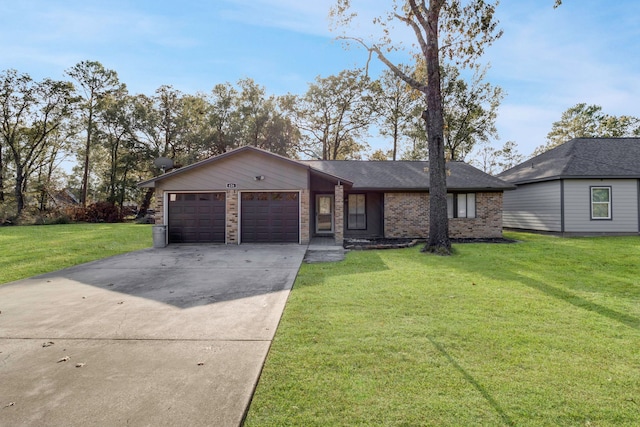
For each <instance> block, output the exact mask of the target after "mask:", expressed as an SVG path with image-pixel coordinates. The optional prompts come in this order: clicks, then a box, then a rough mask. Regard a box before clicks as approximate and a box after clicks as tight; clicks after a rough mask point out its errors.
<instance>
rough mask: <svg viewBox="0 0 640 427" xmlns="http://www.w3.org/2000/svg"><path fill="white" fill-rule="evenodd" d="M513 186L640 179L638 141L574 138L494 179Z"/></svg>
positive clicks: (639, 143) (637, 139)
mask: <svg viewBox="0 0 640 427" xmlns="http://www.w3.org/2000/svg"><path fill="white" fill-rule="evenodd" d="M498 177H499V178H501V179H503V180H505V181H508V182H511V183H513V184H524V183H529V182H539V181H549V180H554V179H565V178H640V138H576V139H572V140H570V141H568V142H565V143H564V144H562V145H560V146H558V147H555V148H553V149H551V150H549V151H547V152H545V153H542V154H540V155H539V156H536V157H534V158H532V159H529V160H527V161H525V162H523V163H521V164H519V165H518V166H516V167H513V168H511V169H509V170H506V171H504V172H502V173H501V174H499V175H498Z"/></svg>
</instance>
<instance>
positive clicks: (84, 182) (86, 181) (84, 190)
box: [80, 94, 93, 207]
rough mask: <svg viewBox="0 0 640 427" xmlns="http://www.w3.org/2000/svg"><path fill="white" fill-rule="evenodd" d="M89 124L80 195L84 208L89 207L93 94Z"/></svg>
mask: <svg viewBox="0 0 640 427" xmlns="http://www.w3.org/2000/svg"><path fill="white" fill-rule="evenodd" d="M89 102H90V103H91V104H90V105H89V123H88V124H87V142H86V145H85V152H84V165H83V173H82V194H81V195H80V203H82V207H86V206H87V195H88V194H89V159H90V157H89V155H90V150H91V132H92V131H93V129H92V128H93V94H91V100H90V101H89Z"/></svg>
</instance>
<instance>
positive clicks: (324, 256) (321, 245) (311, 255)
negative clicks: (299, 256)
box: [304, 237, 345, 264]
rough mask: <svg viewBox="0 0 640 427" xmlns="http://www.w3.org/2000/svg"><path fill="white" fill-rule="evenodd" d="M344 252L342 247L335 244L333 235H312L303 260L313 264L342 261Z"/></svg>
mask: <svg viewBox="0 0 640 427" xmlns="http://www.w3.org/2000/svg"><path fill="white" fill-rule="evenodd" d="M344 254H345V250H344V247H342V246H340V245H336V244H335V241H334V239H333V237H314V238H312V239H311V242H310V243H309V247H308V248H307V253H306V254H305V256H304V262H306V263H309V264H315V263H319V262H336V261H342V260H344V257H345V255H344Z"/></svg>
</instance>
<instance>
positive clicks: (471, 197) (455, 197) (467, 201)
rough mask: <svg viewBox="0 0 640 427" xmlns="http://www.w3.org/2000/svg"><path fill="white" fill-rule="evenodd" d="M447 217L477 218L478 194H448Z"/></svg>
mask: <svg viewBox="0 0 640 427" xmlns="http://www.w3.org/2000/svg"><path fill="white" fill-rule="evenodd" d="M447 215H448V217H449V218H475V217H476V193H456V194H453V193H448V194H447Z"/></svg>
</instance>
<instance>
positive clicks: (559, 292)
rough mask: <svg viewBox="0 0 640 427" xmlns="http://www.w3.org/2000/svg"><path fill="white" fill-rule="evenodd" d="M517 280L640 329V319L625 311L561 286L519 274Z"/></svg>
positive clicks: (549, 294)
mask: <svg viewBox="0 0 640 427" xmlns="http://www.w3.org/2000/svg"><path fill="white" fill-rule="evenodd" d="M518 276H519V277H517V279H516V280H517V281H518V282H519V283H522V284H524V285H526V286H529V287H530V288H534V289H537V290H539V291H540V292H543V293H544V294H546V295H548V296H551V297H554V298H558V299H559V300H561V301H565V302H567V303H569V304H572V305H574V306H576V307H579V308H582V309H584V310H588V311H591V312H594V313H597V314H599V315H601V316H605V317H608V318H609V319H611V320H615V321H617V322H620V323H622V324H623V325H625V326H628V327H630V328H633V329H640V319H638V318H637V317H634V316H630V315H628V314H625V313H621V312H619V311H616V310H612V309H610V308H607V307H605V306H602V305H600V304H596V303H594V302H591V301H587V300H586V299H584V298H582V297H579V296H577V295H574V294H572V293H571V292H568V291H565V290H563V289H560V288H556V287H555V286H551V285H547V284H545V283H542V282H539V281H537V280H533V279H530V278H528V277H523V276H520V275H518Z"/></svg>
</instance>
